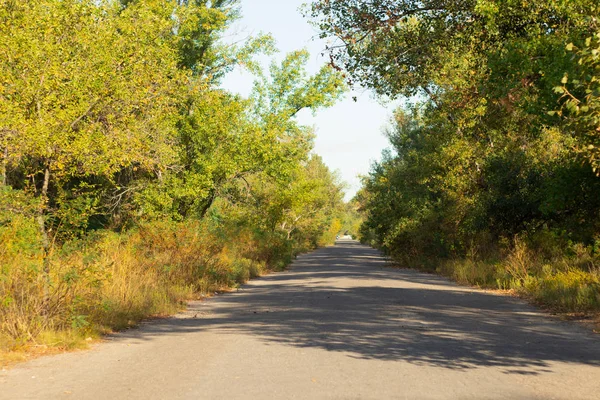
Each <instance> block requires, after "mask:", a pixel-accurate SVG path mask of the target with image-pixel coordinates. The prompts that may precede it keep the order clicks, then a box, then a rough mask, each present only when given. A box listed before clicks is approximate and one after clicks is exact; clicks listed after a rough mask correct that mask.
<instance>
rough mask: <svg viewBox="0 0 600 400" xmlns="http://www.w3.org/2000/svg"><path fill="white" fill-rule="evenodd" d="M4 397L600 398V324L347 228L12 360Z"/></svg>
mask: <svg viewBox="0 0 600 400" xmlns="http://www.w3.org/2000/svg"><path fill="white" fill-rule="evenodd" d="M0 398H2V399H386V398H387V399H478V400H481V399H600V336H599V335H595V334H593V333H591V332H588V331H587V330H585V329H583V328H582V327H580V326H577V325H575V324H572V323H568V322H562V321H558V320H556V319H554V318H552V317H550V316H548V315H544V314H542V313H540V312H538V311H536V310H535V309H534V308H533V307H531V306H528V305H527V304H525V303H523V302H522V301H520V300H518V299H515V298H511V297H507V296H501V295H497V294H492V293H486V292H483V291H480V290H475V289H471V288H465V287H460V286H457V285H455V284H453V283H451V282H449V281H447V280H445V279H443V278H440V277H436V276H430V275H426V274H421V273H418V272H415V271H411V270H400V269H391V268H385V260H384V259H383V258H382V257H381V256H380V255H379V254H378V253H377V251H375V250H372V249H370V248H367V247H364V246H361V245H359V244H358V243H356V242H351V241H344V242H340V243H338V245H337V246H335V247H330V248H324V249H320V250H318V251H316V252H314V253H311V254H307V255H303V256H300V257H299V258H298V260H297V261H296V262H295V263H294V264H293V266H292V268H291V269H290V270H289V271H287V272H283V273H277V274H272V275H269V276H266V277H263V278H260V279H257V280H254V281H252V282H251V283H249V284H248V285H245V286H244V287H243V288H242V289H241V290H239V291H237V292H234V293H228V294H223V295H219V296H215V297H214V298H212V299H209V300H206V301H198V302H194V303H192V304H191V305H190V308H189V310H188V311H186V312H185V313H182V314H180V315H178V316H176V317H173V318H168V319H162V320H155V321H151V322H148V323H145V324H143V325H142V326H141V327H140V328H139V329H134V330H130V331H127V332H124V333H120V334H117V335H113V336H111V337H109V338H108V339H107V340H106V341H105V342H104V343H101V344H99V345H96V346H94V347H93V348H92V349H91V350H89V351H83V352H77V353H70V354H62V355H58V356H51V357H45V358H40V359H37V360H33V361H31V362H28V363H26V364H22V365H20V366H18V367H16V368H14V369H12V370H9V371H4V372H2V373H1V374H0Z"/></svg>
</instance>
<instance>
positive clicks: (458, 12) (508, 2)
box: [310, 0, 600, 310]
mask: <svg viewBox="0 0 600 400" xmlns="http://www.w3.org/2000/svg"><path fill="white" fill-rule="evenodd" d="M598 11H599V9H598V5H597V2H595V1H590V0H575V1H573V0H568V1H567V0H553V1H548V2H523V1H520V0H467V1H454V2H447V1H439V0H427V1H422V2H418V3H415V2H386V1H363V0H352V1H342V0H323V1H315V2H314V3H313V5H312V8H311V9H310V13H311V16H312V17H313V21H314V22H315V23H316V24H317V25H318V26H319V27H320V29H321V32H322V35H323V36H326V37H333V38H334V39H337V42H336V43H335V44H334V45H333V46H331V48H330V49H329V50H330V55H331V61H332V64H333V65H334V66H336V67H338V68H341V69H343V70H344V71H345V72H346V73H347V74H348V78H349V79H350V80H351V81H353V82H357V83H360V84H362V85H365V86H367V87H369V88H371V89H373V90H374V91H375V92H377V93H378V94H381V95H384V96H389V97H397V96H411V95H415V94H418V95H419V96H418V97H413V98H412V100H413V101H412V104H410V103H409V104H410V105H408V106H405V107H404V108H403V109H402V110H399V111H398V112H397V113H396V116H395V119H394V121H393V122H392V127H391V128H390V130H389V132H388V136H389V139H390V143H391V146H392V149H391V150H390V151H388V152H386V153H384V155H383V159H382V160H381V161H380V162H379V163H376V164H375V165H374V166H373V168H372V171H371V173H370V174H369V175H368V176H367V177H365V178H364V187H363V189H362V191H361V192H360V193H359V195H358V196H357V200H358V201H359V203H360V205H361V210H362V212H363V215H364V222H363V224H362V226H361V238H362V240H364V241H366V242H368V243H371V244H373V245H375V246H378V247H380V248H382V249H383V250H384V251H386V252H387V253H389V254H390V255H392V256H393V257H394V258H396V259H397V260H398V261H399V262H400V263H403V264H406V265H415V266H418V267H422V268H427V269H430V270H435V269H439V270H441V271H442V272H444V273H446V274H448V275H450V276H453V277H454V278H455V279H457V280H459V281H462V282H466V283H471V284H479V285H484V286H499V287H502V288H511V287H512V288H524V289H523V290H526V291H527V292H528V293H530V294H532V295H533V296H534V297H536V298H538V299H541V300H544V299H545V300H544V301H546V302H547V303H549V304H554V305H557V306H560V307H563V306H564V308H570V309H573V310H575V309H577V310H579V309H583V308H585V309H588V310H589V309H595V308H597V301H596V300H595V297H594V296H593V295H588V293H593V292H594V291H595V290H597V287H596V286H594V285H595V284H592V283H590V282H592V281H593V282H595V281H594V279H596V277H597V274H596V272H594V271H592V270H589V268H588V267H581V266H580V267H577V266H574V267H573V268H574V270H573V271H580V273H581V275H580V276H579V277H576V276H578V275H577V273H578V272H573V271H571V270H569V271H564V270H561V271H562V272H561V274H562V275H561V274H558V272H556V271H550V270H549V269H548V268H544V265H550V266H556V264H557V263H562V262H563V261H564V259H565V258H568V257H570V255H569V254H568V252H567V250H566V249H567V248H569V247H573V246H576V245H575V244H578V245H579V246H583V247H586V246H590V245H592V244H593V243H595V241H596V238H597V237H598V235H599V234H600V225H599V221H600V201H599V200H598V199H600V181H599V180H598V177H597V176H596V173H595V172H597V168H598V161H597V148H598V147H597V145H598V143H597V138H598V134H597V133H598V132H597V128H598V126H599V125H598V123H599V116H598V115H599V114H598V101H597V100H598V72H599V69H598V67H599V65H600V64H599V63H598V60H599V58H598V36H597V32H598V25H597V14H598ZM547 238H552V239H551V240H547ZM569 243H570V244H569ZM590 254H591V255H589V257H591V258H592V259H595V257H597V255H596V253H590ZM586 257H587V256H586ZM584 258H585V257H584ZM567 264H569V265H572V264H577V263H572V262H571V261H569V262H568V263H567ZM557 282H558V283H557ZM561 285H562V286H561ZM561 288H562V289H561ZM563 289H564V290H563ZM552 296H555V297H554V298H553V297H552ZM580 298H581V299H583V300H581V299H580ZM576 299H579V300H576ZM561 301H562V303H561ZM559 303H560V304H562V305H560V304H559ZM583 304H585V305H583Z"/></svg>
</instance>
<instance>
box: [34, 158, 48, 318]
mask: <svg viewBox="0 0 600 400" xmlns="http://www.w3.org/2000/svg"><path fill="white" fill-rule="evenodd" d="M49 184H50V164H46V168H45V169H44V183H43V185H42V190H41V192H40V205H39V208H38V215H37V217H36V221H37V224H38V229H39V231H40V235H41V236H42V251H43V257H44V258H43V274H44V280H45V283H44V305H45V311H46V313H48V311H49V306H50V260H49V258H48V257H49V255H50V240H49V238H48V230H47V229H46V215H45V214H46V206H47V205H48V186H49Z"/></svg>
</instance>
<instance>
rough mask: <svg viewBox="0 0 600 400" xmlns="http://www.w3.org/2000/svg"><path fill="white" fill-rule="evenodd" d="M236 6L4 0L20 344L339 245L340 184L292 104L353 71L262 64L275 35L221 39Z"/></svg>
mask: <svg viewBox="0 0 600 400" xmlns="http://www.w3.org/2000/svg"><path fill="white" fill-rule="evenodd" d="M238 14H239V9H238V7H237V1H235V0H213V1H205V0H197V1H171V0H169V1H163V0H148V1H146V0H145V1H137V0H106V1H94V0H64V1H63V0H41V1H35V2H21V1H14V0H0V57H1V58H2V63H0V273H1V274H0V304H1V305H2V307H1V308H0V317H1V323H0V339H2V340H5V339H6V340H8V341H9V342H10V343H9V345H8V347H9V348H16V347H18V346H20V345H22V344H23V343H25V344H26V343H31V342H33V341H35V340H43V338H44V337H57V336H61V335H62V336H64V337H65V338H66V337H71V339H69V341H70V342H72V340H74V339H73V338H74V337H78V335H76V334H74V333H73V332H79V333H89V332H91V333H98V332H102V331H105V330H111V329H115V328H122V327H126V326H129V325H131V324H132V323H135V322H136V321H139V320H140V319H141V318H144V317H146V316H148V315H152V314H161V313H169V312H173V311H175V310H177V309H178V308H179V307H180V305H181V302H182V301H185V300H187V299H189V298H191V297H193V296H195V295H198V294H207V293H210V292H214V291H215V290H225V289H228V288H231V287H234V286H236V285H239V284H241V283H243V282H245V281H246V280H247V279H249V278H251V277H255V276H258V275H260V274H261V273H263V272H265V271H268V270H274V269H280V268H284V267H285V266H286V265H287V264H288V263H289V262H290V260H291V259H292V258H293V257H294V256H295V255H296V254H297V253H298V252H300V251H304V250H307V249H310V248H313V247H315V246H317V245H320V244H324V241H327V240H324V239H323V237H324V235H325V232H328V231H331V229H332V226H333V225H332V224H333V222H334V221H335V220H336V218H337V217H338V214H339V212H340V210H341V208H342V197H343V196H342V192H341V191H342V186H341V185H340V184H339V182H338V180H337V177H336V176H335V174H333V173H331V171H329V170H328V168H327V167H326V166H325V165H324V164H323V162H322V160H321V159H320V158H319V157H317V156H314V155H311V150H312V133H311V130H310V129H309V128H308V127H304V126H301V125H300V124H299V123H298V121H297V120H296V119H295V116H296V114H297V113H298V112H299V111H300V110H303V109H310V110H313V111H315V110H318V109H320V108H322V107H328V106H331V105H332V104H333V103H334V102H335V101H336V100H337V99H338V98H339V97H340V95H341V94H342V92H343V91H344V89H345V85H344V82H343V78H342V75H341V74H340V73H339V72H338V71H336V70H335V69H333V68H331V67H324V68H323V69H321V70H320V71H319V72H317V73H316V74H315V75H312V76H311V75H309V74H307V73H306V72H305V66H306V63H307V61H308V53H307V52H306V51H298V52H293V53H291V54H289V55H288V56H287V57H285V59H284V61H283V62H282V63H281V64H280V65H275V64H274V65H273V66H272V67H271V69H270V71H269V73H264V72H263V71H262V70H261V68H260V65H259V64H258V63H257V62H256V60H255V56H256V55H257V54H261V53H262V54H272V53H273V52H274V46H273V40H272V38H271V37H270V36H268V35H261V36H257V37H252V38H249V39H248V40H247V41H245V42H243V43H240V44H236V45H226V44H224V43H222V41H221V39H222V35H223V33H224V31H225V30H226V29H227V27H228V26H229V25H230V24H231V22H232V21H234V20H235V19H236V18H237V16H238ZM234 67H243V68H246V69H248V70H249V71H251V72H252V73H253V74H255V76H256V84H255V90H254V92H253V94H252V95H251V96H250V98H247V99H245V98H242V97H240V96H236V95H233V94H231V93H228V92H226V91H224V90H222V89H220V88H219V87H218V84H219V81H220V79H221V78H222V77H223V76H224V75H225V74H226V73H227V72H229V71H231V70H232V69H233V68H234ZM117 232H118V233H117ZM62 331H65V332H67V333H65V334H64V335H63V334H62V333H57V332H62ZM49 332H50V333H49ZM7 338H8V339H7ZM0 347H1V348H2V349H5V348H7V346H6V345H5V344H4V343H3V344H1V346H0Z"/></svg>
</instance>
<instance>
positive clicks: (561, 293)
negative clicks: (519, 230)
mask: <svg viewBox="0 0 600 400" xmlns="http://www.w3.org/2000/svg"><path fill="white" fill-rule="evenodd" d="M395 261H396V265H401V266H404V267H410V268H416V269H420V270H424V271H427V272H436V273H438V274H441V275H444V276H447V277H449V278H451V279H452V280H454V281H456V282H458V283H460V284H464V285H471V286H475V287H479V288H484V289H493V290H503V291H510V292H512V293H514V294H516V295H518V296H520V297H523V298H526V299H528V300H530V301H532V302H533V303H535V304H537V305H539V306H541V307H543V308H545V309H547V310H549V311H551V312H553V313H557V314H560V315H562V316H565V317H568V318H577V319H584V320H594V319H595V320H596V321H597V323H598V327H597V329H600V268H599V267H598V266H599V265H600V257H599V256H598V254H597V253H596V252H595V249H594V248H593V247H592V246H588V247H585V246H583V245H581V244H573V245H571V246H570V248H565V247H560V248H559V247H558V246H556V244H555V243H550V244H548V243H546V244H545V246H539V242H538V243H536V242H533V244H532V243H528V242H527V241H525V240H523V239H520V238H516V239H514V241H513V242H512V243H511V245H510V246H506V247H505V249H504V250H502V251H472V252H471V253H470V254H469V255H468V256H466V257H456V258H452V259H443V258H435V257H412V258H411V259H407V258H406V257H402V258H396V259H395Z"/></svg>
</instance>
